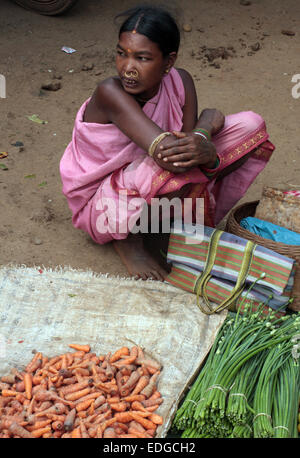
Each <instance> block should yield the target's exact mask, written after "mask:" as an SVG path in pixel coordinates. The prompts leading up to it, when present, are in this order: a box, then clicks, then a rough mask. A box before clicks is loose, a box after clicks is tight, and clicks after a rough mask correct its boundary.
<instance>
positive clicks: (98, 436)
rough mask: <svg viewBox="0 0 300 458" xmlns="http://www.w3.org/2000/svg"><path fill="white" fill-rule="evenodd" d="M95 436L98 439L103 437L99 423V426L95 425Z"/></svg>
mask: <svg viewBox="0 0 300 458" xmlns="http://www.w3.org/2000/svg"><path fill="white" fill-rule="evenodd" d="M96 437H97V438H98V439H102V438H103V433H102V427H101V425H99V426H98V427H97V433H96Z"/></svg>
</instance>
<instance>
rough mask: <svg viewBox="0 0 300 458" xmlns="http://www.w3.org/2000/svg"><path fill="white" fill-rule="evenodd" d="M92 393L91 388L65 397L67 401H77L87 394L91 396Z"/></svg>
mask: <svg viewBox="0 0 300 458" xmlns="http://www.w3.org/2000/svg"><path fill="white" fill-rule="evenodd" d="M90 391H91V389H90V388H88V387H87V388H84V389H83V390H79V391H75V392H74V393H69V394H66V395H65V399H66V400H67V401H77V399H79V398H82V397H83V396H85V395H86V394H89V393H90Z"/></svg>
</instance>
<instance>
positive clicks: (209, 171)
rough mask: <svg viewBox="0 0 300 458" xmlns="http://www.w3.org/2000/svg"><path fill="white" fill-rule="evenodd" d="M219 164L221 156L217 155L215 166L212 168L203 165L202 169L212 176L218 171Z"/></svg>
mask: <svg viewBox="0 0 300 458" xmlns="http://www.w3.org/2000/svg"><path fill="white" fill-rule="evenodd" d="M219 165H220V159H219V156H217V159H216V162H215V163H214V165H213V167H211V168H210V169H209V168H207V167H201V169H202V171H203V172H204V173H205V175H208V176H210V175H214V174H215V173H216V171H217V169H218V168H219Z"/></svg>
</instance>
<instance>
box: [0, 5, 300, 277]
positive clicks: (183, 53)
mask: <svg viewBox="0 0 300 458" xmlns="http://www.w3.org/2000/svg"><path fill="white" fill-rule="evenodd" d="M152 3H154V4H158V3H162V4H164V5H165V6H169V5H175V6H178V9H177V12H178V21H179V23H180V24H181V27H182V26H183V25H184V24H188V25H189V26H190V27H187V28H186V27H185V28H186V29H187V30H188V29H190V28H191V30H190V31H188V32H185V31H182V45H181V50H180V54H179V59H178V62H177V65H178V67H183V68H186V69H187V70H188V71H189V72H190V73H191V74H192V75H193V77H194V79H195V84H196V89H197V93H198V98H199V109H203V108H205V107H216V108H219V109H220V110H221V111H223V112H224V113H225V114H229V113H233V112H238V111H243V110H253V111H257V112H258V113H260V114H261V115H262V116H263V117H264V118H265V120H266V122H267V127H268V130H269V133H270V139H271V141H272V142H273V143H274V144H275V145H276V151H275V153H274V154H273V157H272V159H271V161H270V163H269V164H268V166H267V167H266V169H265V170H264V172H263V173H262V174H261V175H260V177H259V178H258V179H257V180H256V182H255V183H254V184H253V185H252V186H251V188H250V189H249V191H248V192H247V194H246V196H245V197H244V198H243V201H250V200H255V199H257V198H259V197H260V195H261V191H262V187H263V185H269V186H275V187H277V186H278V187H282V186H284V187H286V188H292V189H293V186H295V185H300V180H299V171H300V161H299V156H300V144H299V119H300V99H299V98H298V99H295V98H293V97H292V92H291V91H292V87H293V85H295V83H292V82H291V79H292V76H293V75H294V74H299V73H300V67H299V51H300V3H299V0H285V1H281V0H252V1H251V2H245V1H242V3H250V5H243V4H241V3H240V1H239V0H206V1H203V0H181V1H179V0H178V1H175V2H171V1H169V2H156V1H152ZM135 4H136V2H134V1H126V2H125V1H120V0H110V1H105V0H102V1H100V0H99V1H98V0H86V1H83V0H81V1H79V3H78V4H77V5H76V6H75V7H74V8H73V9H72V10H71V11H70V12H69V13H68V14H66V15H64V16H60V17H46V16H41V15H38V14H35V13H33V12H30V11H26V10H24V9H22V8H21V7H19V6H17V5H16V4H14V3H12V2H11V1H9V0H2V1H1V6H0V74H1V75H4V76H5V78H6V85H7V91H6V98H1V99H0V122H1V136H0V152H7V153H8V156H7V157H6V158H3V159H0V164H3V165H1V166H0V167H1V168H0V192H1V200H0V202H1V207H0V211H1V226H0V242H1V250H0V264H7V263H17V264H25V265H27V266H32V265H38V266H42V265H44V266H46V267H55V266H57V265H63V266H72V267H73V268H80V269H91V270H94V271H96V272H104V273H106V272H108V273H111V274H113V275H117V274H119V275H126V269H125V268H124V267H123V266H122V265H121V263H120V261H119V258H118V256H117V255H116V254H115V252H114V250H113V248H112V246H111V245H110V244H108V245H106V246H98V245H96V244H95V243H93V242H92V241H91V240H90V238H89V237H88V236H87V235H86V234H84V233H83V232H81V231H79V230H76V229H74V228H73V227H72V224H71V215H70V211H69V209H68V206H67V202H66V200H65V198H64V196H63V195H62V193H61V182H60V176H59V169H58V167H59V161H60V158H61V156H62V154H63V152H64V149H65V147H66V145H67V143H68V142H69V141H70V139H71V135H72V128H73V121H74V117H75V115H76V112H77V110H78V108H79V106H80V105H81V104H82V103H83V101H85V100H86V99H87V98H88V97H89V96H90V95H91V93H92V91H93V90H94V88H95V86H96V84H97V82H98V81H100V80H101V79H103V78H105V77H107V76H109V75H111V74H114V48H115V43H116V40H117V32H118V26H117V25H115V24H114V22H113V17H114V15H115V14H116V13H118V12H121V11H123V10H124V9H125V8H127V7H130V6H133V5H135ZM284 30H285V31H291V32H294V34H291V33H288V34H286V33H282V31H284ZM62 46H69V47H72V48H74V49H76V52H75V53H73V54H70V55H68V54H66V53H65V52H63V51H62V50H61V48H62ZM49 83H55V85H56V89H57V90H55V91H49V90H47V89H42V86H45V87H46V86H47V85H48V84H49ZM33 114H36V115H38V116H39V118H40V119H42V120H45V121H47V123H46V124H37V123H35V122H33V121H31V120H29V119H28V116H31V115H33ZM16 142H21V143H22V144H23V145H21V146H18V143H17V146H14V145H13V144H16ZM19 145H20V144H19ZM3 167H4V168H7V170H4V168H3Z"/></svg>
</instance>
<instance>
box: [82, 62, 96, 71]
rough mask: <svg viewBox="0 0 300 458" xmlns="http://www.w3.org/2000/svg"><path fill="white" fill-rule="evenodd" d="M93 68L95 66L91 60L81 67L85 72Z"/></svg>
mask: <svg viewBox="0 0 300 458" xmlns="http://www.w3.org/2000/svg"><path fill="white" fill-rule="evenodd" d="M93 68H94V64H93V62H89V63H86V64H83V66H82V67H81V70H83V71H84V72H87V71H89V70H93Z"/></svg>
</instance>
